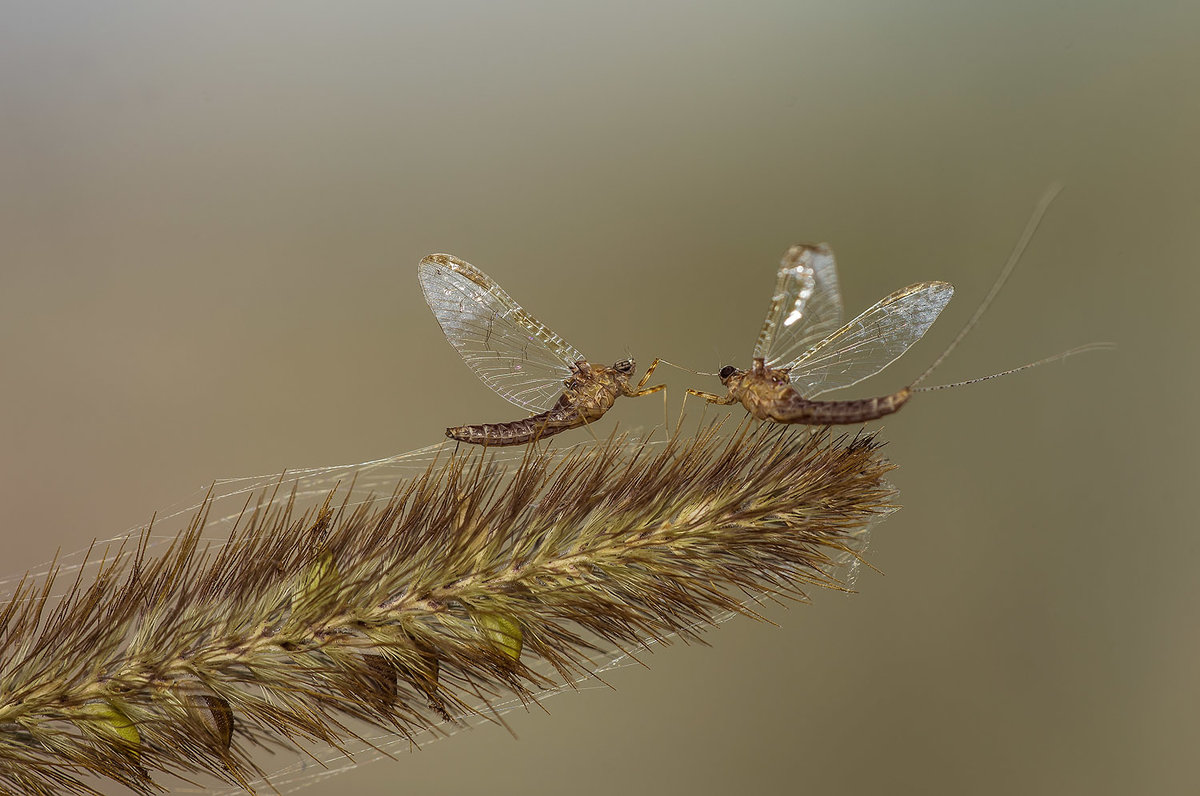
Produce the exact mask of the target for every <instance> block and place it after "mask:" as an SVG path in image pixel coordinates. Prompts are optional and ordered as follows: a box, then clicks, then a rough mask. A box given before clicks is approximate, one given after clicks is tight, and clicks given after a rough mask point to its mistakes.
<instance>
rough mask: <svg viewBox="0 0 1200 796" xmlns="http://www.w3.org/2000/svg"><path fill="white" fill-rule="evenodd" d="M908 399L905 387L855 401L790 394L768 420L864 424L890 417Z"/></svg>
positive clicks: (777, 405) (809, 423)
mask: <svg viewBox="0 0 1200 796" xmlns="http://www.w3.org/2000/svg"><path fill="white" fill-rule="evenodd" d="M910 397H912V391H911V390H909V389H908V388H907V387H905V388H904V389H902V390H899V391H898V392H894V393H892V394H891V395H883V396H880V397H879V398H863V399H860V400H857V401H809V400H806V399H804V398H801V397H800V394H799V393H796V392H793V393H791V394H790V395H789V396H788V397H787V398H786V399H784V400H782V401H779V402H778V403H776V404H775V405H774V406H772V407H771V409H770V415H771V419H772V420H775V421H778V422H780V423H800V424H803V425H806V426H843V425H848V424H852V423H866V422H867V421H869V420H876V419H878V418H881V417H883V416H884V415H890V414H891V413H892V412H895V411H897V410H899V409H900V407H902V406H904V404H905V403H906V402H907V401H908V399H909V398H910Z"/></svg>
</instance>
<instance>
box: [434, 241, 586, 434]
mask: <svg viewBox="0 0 1200 796" xmlns="http://www.w3.org/2000/svg"><path fill="white" fill-rule="evenodd" d="M417 274H418V276H419V277H420V280H421V289H422V290H423V291H424V293H425V301H426V302H427V303H428V304H429V308H430V309H431V310H433V315H434V317H435V318H437V321H438V324H439V325H440V326H441V327H442V331H443V332H444V333H445V335H446V339H447V340H449V341H450V344H451V345H453V346H454V347H455V348H456V349H457V350H458V353H459V354H460V355H462V358H463V359H464V360H465V361H466V363H467V365H469V366H470V368H471V370H473V371H475V374H476V375H477V376H479V378H480V379H482V380H483V383H484V384H486V385H487V386H489V387H491V388H492V389H493V390H495V391H496V392H498V393H500V395H502V396H504V398H505V399H506V400H507V401H509V402H510V403H513V404H516V405H517V406H520V407H522V408H524V409H528V410H529V411H530V412H542V411H545V410H546V409H549V408H550V407H551V406H553V405H554V402H555V401H556V400H557V399H558V396H559V395H560V394H561V393H562V391H563V380H564V379H566V378H567V377H568V376H570V375H571V368H570V366H571V365H573V364H574V363H575V362H578V361H579V360H581V359H583V358H584V357H583V355H582V354H580V353H579V352H578V351H576V350H575V349H574V348H573V347H572V346H570V345H568V344H567V343H566V342H565V341H564V340H563V339H562V338H561V337H559V336H558V335H556V334H555V333H554V332H552V331H550V330H549V329H548V328H546V326H545V325H544V324H542V323H541V322H540V321H539V320H537V319H536V318H534V317H533V316H532V315H530V314H529V313H528V312H526V311H525V310H524V309H522V308H521V305H519V304H517V302H515V301H513V299H512V297H511V296H509V295H508V294H507V293H505V292H504V290H503V289H502V288H501V287H500V286H499V285H497V284H496V283H495V282H493V281H492V280H491V278H490V277H488V275H487V274H485V273H483V272H482V271H480V270H479V269H478V268H476V267H475V266H473V265H471V264H470V263H467V262H464V261H462V260H460V259H458V258H457V257H453V256H451V255H449V254H431V255H429V256H428V257H426V258H425V259H423V260H421V264H420V265H419V266H418V267H417Z"/></svg>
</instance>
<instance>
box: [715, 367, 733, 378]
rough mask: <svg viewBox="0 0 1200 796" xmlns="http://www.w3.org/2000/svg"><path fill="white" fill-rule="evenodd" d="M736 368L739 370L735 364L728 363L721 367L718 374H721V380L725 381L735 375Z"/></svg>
mask: <svg viewBox="0 0 1200 796" xmlns="http://www.w3.org/2000/svg"><path fill="white" fill-rule="evenodd" d="M735 370H737V368H735V367H734V366H733V365H726V366H725V367H723V368H721V372H720V373H719V374H717V375H718V376H720V378H721V381H725V380H726V379H728V378H729V377H730V376H732V375H733V372H734V371H735Z"/></svg>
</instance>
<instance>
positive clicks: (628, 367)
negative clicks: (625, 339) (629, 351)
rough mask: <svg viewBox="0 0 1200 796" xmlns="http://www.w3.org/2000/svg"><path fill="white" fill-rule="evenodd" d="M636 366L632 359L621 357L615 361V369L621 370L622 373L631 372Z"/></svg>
mask: <svg viewBox="0 0 1200 796" xmlns="http://www.w3.org/2000/svg"><path fill="white" fill-rule="evenodd" d="M636 367H637V366H636V365H634V364H633V360H632V359H622V360H621V361H620V362H618V363H617V370H619V371H621V372H622V373H633V371H634V368H636Z"/></svg>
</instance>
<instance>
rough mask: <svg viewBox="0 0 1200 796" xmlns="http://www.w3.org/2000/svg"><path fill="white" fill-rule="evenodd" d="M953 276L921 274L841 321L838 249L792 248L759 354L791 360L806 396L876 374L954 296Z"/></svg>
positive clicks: (777, 362)
mask: <svg viewBox="0 0 1200 796" xmlns="http://www.w3.org/2000/svg"><path fill="white" fill-rule="evenodd" d="M953 295H954V288H953V286H951V285H950V284H949V283H947V282H918V283H916V284H914V285H909V286H908V287H906V288H902V289H900V290H897V291H896V292H895V293H892V294H890V295H888V296H885V297H884V298H882V299H880V300H879V301H878V302H876V303H875V305H874V306H872V307H871V308H869V309H868V310H866V311H865V312H863V313H862V314H860V315H859V316H858V317H856V318H854V320H852V321H850V322H849V323H847V324H845V325H842V296H841V293H840V291H839V290H838V279H837V265H836V263H835V262H834V259H833V251H831V250H830V248H829V246H827V245H826V244H824V243H822V244H819V245H816V246H810V245H803V244H802V245H797V246H793V247H791V248H790V249H788V250H787V252H786V253H785V254H784V256H783V261H782V263H781V264H780V266H779V276H778V279H777V281H776V284H775V293H774V294H773V295H772V296H771V306H770V308H769V309H768V310H767V317H766V318H765V319H764V320H763V325H762V330H761V331H760V332H759V333H758V342H757V343H756V344H755V346H754V357H755V359H762V360H763V361H764V363H765V364H766V365H767V366H768V367H771V368H788V369H790V372H789V374H788V378H789V381H790V383H791V384H792V386H793V387H794V388H795V389H796V391H797V392H798V393H800V394H801V395H802V396H804V397H805V398H809V399H812V398H815V397H816V396H818V395H821V394H822V393H827V392H830V391H832V390H839V389H841V388H843V387H849V386H850V385H852V384H857V383H858V382H860V381H862V380H863V379H865V378H868V377H869V376H874V375H875V374H876V373H878V372H880V371H881V370H883V369H884V368H886V367H887V366H888V365H890V364H892V363H893V362H895V361H896V360H897V359H899V358H900V356H901V355H903V354H904V352H905V351H907V350H908V349H909V348H911V347H912V345H913V344H914V343H915V342H917V341H918V340H920V339H921V337H922V336H924V334H925V332H926V331H928V329H929V327H930V326H932V325H933V322H934V321H936V320H937V317H938V315H940V314H941V312H942V310H943V309H945V307H946V305H947V304H948V303H950V299H951V297H952V296H953Z"/></svg>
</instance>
